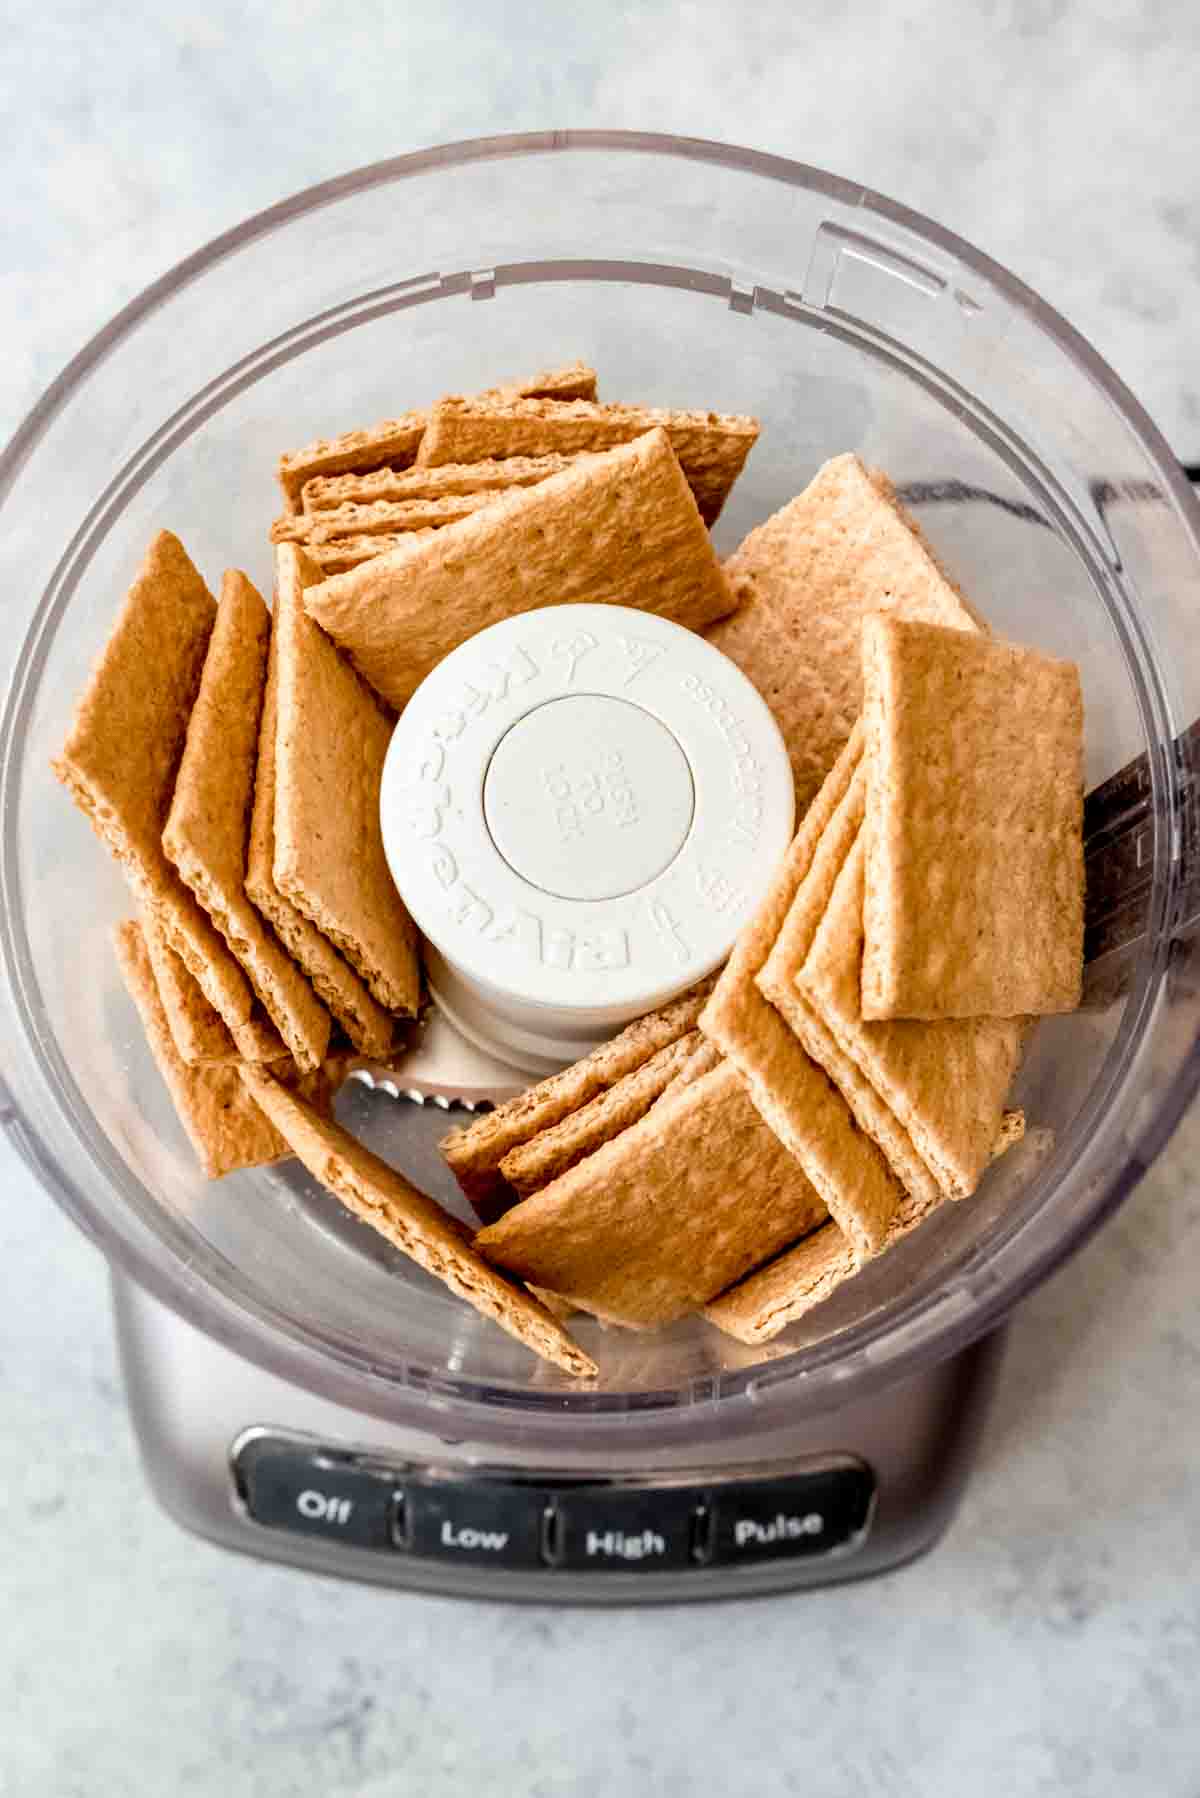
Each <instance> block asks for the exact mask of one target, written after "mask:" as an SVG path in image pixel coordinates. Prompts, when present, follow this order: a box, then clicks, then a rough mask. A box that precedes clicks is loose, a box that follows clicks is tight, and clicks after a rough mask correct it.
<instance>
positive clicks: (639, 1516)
mask: <svg viewBox="0 0 1200 1798" xmlns="http://www.w3.org/2000/svg"><path fill="white" fill-rule="evenodd" d="M113 1302H114V1308H115V1313H116V1322H117V1336H118V1342H119V1346H120V1354H121V1361H122V1366H123V1370H124V1377H125V1385H126V1390H127V1393H128V1397H129V1406H130V1412H131V1415H132V1418H133V1423H134V1428H135V1430H136V1432H137V1437H138V1442H139V1445H140V1449H141V1454H142V1459H143V1463H144V1466H145V1470H146V1475H147V1478H148V1480H149V1482H150V1486H151V1489H152V1491H153V1492H154V1494H155V1496H156V1497H157V1499H158V1501H159V1503H160V1504H161V1505H162V1506H163V1508H164V1509H165V1510H166V1511H167V1512H168V1513H169V1514H170V1515H171V1516H172V1517H173V1518H174V1519H175V1520H176V1521H177V1522H178V1523H180V1524H182V1525H183V1526H184V1528H186V1529H190V1530H193V1531H195V1533H196V1534H197V1535H200V1536H203V1537H206V1538H207V1539H208V1540H210V1541H213V1542H219V1543H221V1544H222V1545H223V1546H225V1547H227V1548H234V1549H240V1550H241V1551H242V1552H244V1553H246V1554H252V1555H258V1556H261V1557H263V1558H264V1559H267V1560H275V1561H283V1562H287V1563H289V1564H291V1565H292V1566H296V1567H304V1568H308V1569H310V1570H311V1571H313V1572H317V1573H327V1574H337V1575H340V1576H341V1577H343V1578H347V1579H362V1580H371V1581H375V1582H377V1583H379V1584H383V1585H393V1586H401V1587H407V1588H409V1589H413V1590H419V1591H426V1592H440V1593H447V1594H453V1595H457V1596H461V1597H474V1598H487V1599H497V1598H511V1599H524V1600H541V1601H551V1602H553V1601H558V1602H567V1603H572V1604H575V1603H610V1604H611V1603H618V1604H630V1603H645V1602H656V1601H657V1602H662V1601H671V1602H676V1601H679V1600H684V1599H696V1598H734V1597H746V1596H751V1595H755V1594H765V1593H768V1592H777V1591H784V1590H788V1589H794V1588H799V1587H806V1586H820V1585H827V1584H830V1583H832V1582H834V1581H840V1580H846V1579H854V1578H860V1577H864V1576H866V1575H868V1574H875V1573H882V1572H886V1571H887V1570H888V1569H889V1568H892V1567H896V1566H898V1565H900V1564H901V1563H903V1562H905V1561H908V1560H911V1559H913V1558H914V1557H915V1556H916V1555H919V1554H921V1553H923V1552H924V1551H925V1550H926V1549H929V1548H931V1547H933V1545H934V1544H935V1543H936V1542H937V1541H938V1539H939V1537H940V1536H941V1534H942V1532H943V1531H944V1530H945V1528H946V1527H947V1525H948V1523H949V1522H950V1519H951V1517H952V1516H953V1514H954V1511H955V1508H956V1506H957V1503H958V1500H959V1498H960V1496H961V1494H962V1491H963V1488H964V1486H965V1484H966V1480H967V1477H968V1474H969V1472H970V1468H971V1464H972V1461H973V1458H974V1454H975V1450H976V1446H977V1443H978V1440H979V1436H980V1432H981V1429H982V1426H983V1422H984V1419H985V1417H986V1414H987V1408H988V1403H989V1401H990V1397H991V1393H992V1390H993V1387H994V1384H995V1378H996V1371H997V1368H998V1366H999V1361H1000V1356H1001V1352H1002V1346H1003V1331H999V1332H996V1333H995V1334H993V1335H992V1336H990V1337H987V1338H984V1339H983V1340H981V1341H980V1342H978V1343H976V1344H974V1345H973V1346H972V1347H970V1348H968V1349H966V1350H964V1351H963V1352H961V1353H960V1354H958V1355H956V1356H954V1357H953V1358H951V1359H949V1360H946V1361H944V1362H942V1363H940V1364H939V1365H937V1366H934V1367H932V1368H929V1369H925V1370H922V1371H921V1372H920V1373H919V1374H917V1375H915V1376H910V1377H909V1378H907V1379H904V1380H901V1381H897V1382H896V1383H894V1384H892V1385H891V1386H889V1387H887V1388H886V1389H885V1390H884V1391H882V1392H875V1393H873V1394H872V1395H871V1396H869V1397H863V1398H855V1397H854V1395H853V1391H852V1389H851V1390H848V1392H847V1397H846V1400H845V1402H844V1403H843V1404H841V1405H840V1406H838V1407H837V1408H836V1409H834V1410H828V1411H825V1412H823V1413H822V1414H820V1415H816V1416H808V1415H805V1416H799V1415H796V1407H795V1405H794V1402H793V1404H792V1405H790V1406H789V1405H788V1404H787V1403H786V1402H785V1403H783V1404H780V1403H778V1402H772V1401H771V1399H770V1398H769V1396H764V1397H762V1398H760V1399H758V1400H755V1398H754V1397H753V1396H752V1395H748V1396H739V1397H730V1398H721V1399H717V1400H715V1401H714V1402H713V1404H712V1405H711V1406H702V1407H692V1408H691V1409H690V1410H689V1412H687V1413H685V1414H681V1416H680V1417H679V1418H678V1419H677V1420H676V1422H675V1426H674V1428H659V1429H658V1430H656V1432H655V1439H654V1442H653V1445H652V1446H651V1445H650V1444H648V1443H647V1442H645V1441H643V1439H642V1436H641V1433H640V1431H639V1429H638V1427H637V1420H636V1418H631V1419H629V1420H627V1424H626V1428H625V1430H624V1431H623V1432H622V1433H619V1434H618V1435H614V1432H613V1430H612V1426H611V1423H610V1424H608V1425H607V1426H605V1427H604V1433H601V1430H600V1428H597V1430H596V1432H595V1435H594V1437H593V1435H592V1434H591V1433H590V1432H589V1430H588V1429H587V1427H586V1426H584V1425H580V1424H578V1423H576V1422H574V1421H572V1422H568V1421H567V1420H565V1419H564V1420H563V1422H562V1425H561V1430H562V1433H563V1438H564V1441H563V1450H562V1452H561V1453H555V1454H553V1455H548V1454H547V1453H546V1452H545V1440H544V1438H543V1439H542V1441H541V1442H540V1443H537V1442H534V1441H533V1440H532V1438H531V1440H530V1443H529V1447H528V1450H527V1451H526V1450H524V1449H523V1450H522V1451H521V1452H520V1453H518V1454H514V1451H513V1450H512V1448H511V1447H510V1446H509V1447H506V1448H505V1450H504V1452H503V1453H500V1451H499V1450H497V1449H496V1448H494V1447H489V1444H488V1442H487V1441H486V1440H485V1439H482V1438H480V1439H477V1440H470V1441H468V1440H463V1439H461V1438H457V1437H456V1438H455V1439H449V1438H448V1436H447V1435H446V1434H444V1433H442V1431H440V1430H439V1427H438V1426H439V1418H438V1415H437V1410H436V1408H435V1406H434V1404H432V1403H431V1405H430V1415H429V1425H428V1428H427V1429H418V1428H414V1427H412V1426H411V1425H408V1424H405V1425H399V1424H396V1423H389V1422H387V1421H384V1420H381V1419H379V1418H377V1417H375V1416H368V1415H365V1414H359V1413H357V1412H355V1411H353V1410H350V1409H347V1408H345V1407H343V1406H340V1405H337V1404H334V1403H331V1402H329V1401H327V1400H324V1399H321V1398H318V1397H316V1396H315V1395H313V1394H311V1393H309V1392H306V1391H304V1390H303V1389H301V1388H300V1387H298V1386H293V1385H291V1384H289V1383H288V1382H287V1381H285V1380H282V1379H280V1378H278V1377H277V1376H276V1375H274V1374H272V1373H269V1372H267V1371H265V1370H263V1369H262V1368H260V1367H258V1366H256V1365H254V1364H253V1363H251V1362H249V1361H247V1360H245V1359H243V1358H242V1357H241V1356H239V1355H237V1354H235V1353H233V1352H232V1351H231V1350H229V1349H228V1348H226V1347H224V1346H222V1345H221V1344H220V1343H218V1342H217V1341H216V1340H214V1339H213V1338H212V1337H210V1336H208V1335H206V1334H204V1333H203V1332H201V1331H200V1330H198V1329H196V1328H195V1327H194V1326H193V1325H191V1324H190V1323H187V1322H185V1321H184V1320H183V1319H182V1318H181V1317H179V1316H178V1314H177V1313H175V1312H174V1311H172V1310H169V1309H167V1308H166V1307H165V1306H163V1305H162V1304H160V1303H159V1302H158V1301H157V1300H155V1299H153V1298H151V1297H150V1296H148V1295H147V1293H146V1292H145V1291H144V1290H142V1289H141V1288H139V1287H137V1286H135V1285H134V1284H132V1283H131V1282H130V1281H128V1280H126V1279H125V1278H123V1277H121V1276H120V1275H118V1274H114V1276H113ZM852 1384H853V1382H852V1381H849V1382H848V1386H849V1387H851V1388H852ZM789 1411H790V1412H791V1415H790V1416H789ZM706 1413H707V1415H706ZM445 1427H446V1426H445V1424H443V1429H444V1428H445ZM455 1427H457V1426H455ZM568 1437H569V1442H568V1441H567V1438H568Z"/></svg>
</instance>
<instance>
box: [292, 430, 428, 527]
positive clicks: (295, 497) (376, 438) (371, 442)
mask: <svg viewBox="0 0 1200 1798" xmlns="http://www.w3.org/2000/svg"><path fill="white" fill-rule="evenodd" d="M425 420H426V414H425V413H424V412H402V413H401V414H400V416H399V417H398V418H385V419H383V420H382V421H381V422H380V423H379V424H377V425H371V426H369V427H368V428H367V429H365V430H358V431H343V432H342V434H341V436H340V437H318V438H317V439H316V441H315V442H314V443H306V444H305V445H304V448H303V449H298V450H288V451H287V452H286V453H285V454H284V455H282V456H280V458H279V463H278V466H277V468H276V475H277V478H278V480H279V485H280V487H281V488H282V489H283V503H284V510H285V511H286V512H299V510H300V507H301V497H300V496H301V493H302V492H303V488H304V483H305V481H311V480H312V479H313V478H314V477H315V476H317V475H322V476H329V475H337V474H358V473H365V472H366V471H367V470H369V469H372V468H381V467H383V466H384V465H385V464H386V465H388V466H389V467H392V468H407V467H408V466H409V464H410V463H411V462H412V461H413V460H414V459H415V457H416V454H417V450H418V449H419V448H420V444H421V439H422V437H423V436H424V435H425Z"/></svg>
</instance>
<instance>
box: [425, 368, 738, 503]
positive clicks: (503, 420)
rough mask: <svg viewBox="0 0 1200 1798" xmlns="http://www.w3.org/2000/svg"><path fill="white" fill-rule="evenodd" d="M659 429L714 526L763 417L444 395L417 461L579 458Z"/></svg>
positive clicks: (430, 421) (641, 407) (431, 420)
mask: <svg viewBox="0 0 1200 1798" xmlns="http://www.w3.org/2000/svg"><path fill="white" fill-rule="evenodd" d="M657 428H661V429H663V430H665V431H666V433H667V435H668V437H669V438H670V440H671V447H672V448H673V449H674V451H675V454H676V455H677V456H678V458H679V462H680V466H681V467H682V469H683V472H684V474H685V475H686V477H687V481H688V485H689V486H690V487H691V489H692V492H693V493H694V494H695V496H696V504H697V505H698V506H699V508H700V515H701V517H702V518H703V519H704V522H705V524H709V525H711V524H713V523H715V521H716V519H717V517H718V515H719V513H720V511H721V507H722V506H723V505H724V503H725V500H726V498H727V497H728V494H729V490H730V488H731V487H732V486H733V483H734V482H735V481H736V480H737V477H738V475H739V474H740V473H741V471H742V466H743V464H744V463H745V460H746V457H747V456H748V455H749V454H750V451H751V450H752V449H753V448H754V443H755V440H756V438H757V437H758V430H759V426H758V420H757V419H755V418H742V417H736V416H731V415H728V414H722V413H717V412H678V411H670V410H667V409H665V408H663V407H658V406H601V405H596V404H594V403H591V402H589V401H586V400H574V401H562V400H538V399H516V400H489V399H488V398H487V396H486V395H482V394H481V395H480V396H479V397H478V398H477V399H462V398H450V399H445V400H442V401H441V403H440V404H439V405H437V406H435V407H434V409H433V411H432V412H431V413H430V416H429V428H428V430H427V431H426V433H425V436H424V438H423V440H422V442H421V448H420V454H419V460H420V462H421V464H422V466H424V467H431V466H435V465H436V464H437V463H439V462H479V461H482V460H484V459H485V458H486V459H489V460H490V459H494V458H498V457H503V456H544V455H547V454H551V453H554V454H559V455H566V456H569V455H575V454H578V453H579V452H580V451H585V450H607V449H613V448H615V447H616V445H617V444H621V443H628V442H629V441H630V440H631V439H632V438H635V437H640V436H641V435H642V434H643V433H644V432H646V431H652V430H655V429H657Z"/></svg>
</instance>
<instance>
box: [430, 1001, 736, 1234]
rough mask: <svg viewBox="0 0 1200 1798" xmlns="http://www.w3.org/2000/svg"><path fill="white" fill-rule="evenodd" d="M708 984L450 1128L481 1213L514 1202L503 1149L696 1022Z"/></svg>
mask: <svg viewBox="0 0 1200 1798" xmlns="http://www.w3.org/2000/svg"><path fill="white" fill-rule="evenodd" d="M709 989H710V982H708V981H702V982H701V983H700V985H699V986H697V987H693V988H692V989H691V991H690V992H687V993H684V994H682V995H681V996H680V997H679V998H678V999H672V1001H671V1002H670V1004H669V1005H664V1006H661V1007H660V1009H659V1010H658V1011H652V1012H649V1013H647V1015H646V1016H645V1017H644V1018H636V1019H635V1020H634V1022H633V1023H632V1024H627V1025H626V1026H625V1028H624V1030H622V1031H621V1033H620V1035H619V1036H614V1037H613V1039H612V1041H611V1042H607V1043H601V1045H600V1047H599V1048H598V1049H593V1051H592V1053H591V1054H590V1055H585V1056H584V1057H583V1058H582V1060H580V1061H575V1062H572V1064H571V1066H570V1067H569V1068H564V1069H563V1071H562V1072H561V1073H560V1074H551V1075H550V1077H549V1079H548V1080H542V1081H539V1082H538V1084H537V1085H536V1086H531V1087H530V1088H529V1089H528V1091H526V1092H523V1093H518V1094H517V1095H516V1097H515V1098H513V1099H509V1100H508V1101H507V1103H506V1104H504V1105H498V1106H497V1107H496V1109H495V1110H494V1111H487V1112H484V1114H483V1116H482V1117H478V1118H476V1119H475V1120H474V1122H473V1123H471V1124H468V1125H467V1126H466V1127H465V1128H463V1129H456V1130H451V1131H449V1132H448V1133H447V1134H446V1135H445V1136H444V1137H443V1138H442V1140H441V1142H440V1143H439V1145H438V1147H439V1149H440V1150H441V1153H442V1157H443V1159H444V1160H445V1162H446V1164H447V1166H448V1167H449V1169H450V1171H451V1173H452V1174H453V1175H454V1178H455V1179H456V1180H457V1181H458V1184H459V1185H460V1186H461V1187H462V1189H463V1192H464V1193H465V1194H466V1196H467V1198H468V1199H470V1201H471V1203H472V1205H474V1206H475V1208H476V1210H477V1211H479V1212H480V1213H481V1215H483V1213H484V1212H486V1211H494V1210H496V1209H497V1208H498V1207H502V1206H503V1204H504V1203H505V1202H509V1203H511V1201H512V1198H513V1193H512V1189H511V1188H510V1187H509V1186H508V1184H507V1182H506V1181H505V1180H504V1178H503V1176H502V1175H501V1173H500V1163H501V1162H502V1161H503V1160H504V1158H505V1156H506V1155H508V1154H510V1153H511V1151H512V1150H514V1149H517V1148H519V1147H520V1146H521V1145H522V1144H523V1143H527V1142H531V1141H532V1140H533V1138H534V1137H535V1136H537V1135H538V1134H539V1132H541V1131H543V1130H548V1129H550V1128H551V1127H552V1126H553V1125H555V1124H557V1123H558V1122H559V1121H560V1120H561V1119H563V1118H565V1117H567V1116H569V1115H570V1113H572V1112H574V1111H578V1110H579V1109H580V1108H581V1107H582V1106H584V1105H586V1104H587V1103H588V1101H589V1100H590V1099H593V1098H595V1096H596V1094H597V1093H600V1092H603V1091H604V1090H605V1089H606V1088H608V1087H610V1086H615V1085H616V1083H617V1081H619V1080H621V1079H623V1078H624V1077H625V1075H627V1074H630V1073H632V1072H633V1070H634V1069H635V1068H639V1067H641V1066H642V1065H643V1064H644V1063H645V1062H647V1061H649V1059H650V1057H651V1056H652V1055H656V1054H657V1053H658V1052H659V1050H660V1049H664V1048H666V1047H667V1045H668V1044H669V1043H674V1042H677V1041H678V1040H679V1038H680V1037H682V1036H685V1035H686V1034H687V1033H688V1031H690V1030H691V1029H693V1028H694V1026H695V1023H696V1019H697V1018H698V1017H699V1015H700V1010H701V1007H702V1006H703V1004H704V1001H705V999H706V998H707V997H708V993H709Z"/></svg>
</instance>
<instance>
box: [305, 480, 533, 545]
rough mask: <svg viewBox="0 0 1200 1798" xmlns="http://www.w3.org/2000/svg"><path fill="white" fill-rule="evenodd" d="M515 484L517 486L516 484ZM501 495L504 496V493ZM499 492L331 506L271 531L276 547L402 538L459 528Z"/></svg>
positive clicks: (450, 494)
mask: <svg viewBox="0 0 1200 1798" xmlns="http://www.w3.org/2000/svg"><path fill="white" fill-rule="evenodd" d="M514 484H515V483H514ZM499 491H501V492H503V491H505V490H504V489H500V490H499ZM495 500H496V491H495V490H493V491H490V492H486V493H447V494H442V495H440V496H439V497H438V498H437V499H402V500H390V499H376V500H369V501H367V502H366V503H365V504H356V503H348V504H345V505H341V506H332V507H330V508H329V509H328V510H327V511H324V512H318V513H317V514H316V515H315V517H311V518H310V517H307V516H306V517H303V518H289V519H286V520H284V528H279V527H277V526H275V525H272V527H271V537H272V540H273V541H274V542H276V543H310V544H318V543H319V544H322V545H329V546H333V545H336V544H337V543H338V542H339V541H340V540H342V539H348V540H350V541H351V542H357V541H358V539H360V538H362V537H402V536H403V535H404V533H405V532H406V531H436V530H439V529H440V528H441V526H442V525H446V524H457V523H458V520H459V519H460V518H469V517H470V516H471V514H472V512H480V511H482V510H483V508H484V506H490V505H493V504H494V503H495Z"/></svg>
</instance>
